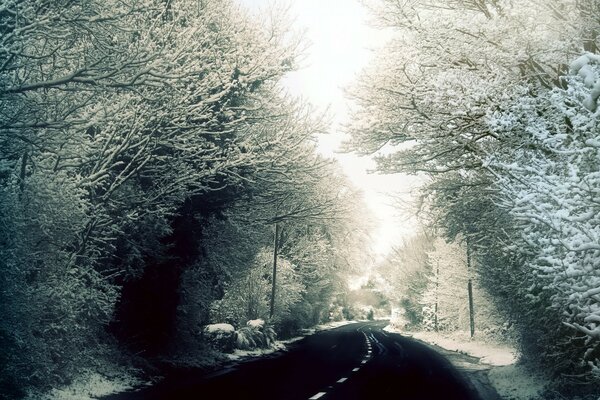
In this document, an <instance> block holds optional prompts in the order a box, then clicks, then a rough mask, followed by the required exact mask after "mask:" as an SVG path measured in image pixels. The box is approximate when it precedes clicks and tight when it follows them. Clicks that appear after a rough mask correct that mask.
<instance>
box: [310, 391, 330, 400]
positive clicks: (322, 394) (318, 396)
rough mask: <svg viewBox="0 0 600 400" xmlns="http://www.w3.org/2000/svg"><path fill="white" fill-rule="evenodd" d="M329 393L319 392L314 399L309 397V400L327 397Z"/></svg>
mask: <svg viewBox="0 0 600 400" xmlns="http://www.w3.org/2000/svg"><path fill="white" fill-rule="evenodd" d="M326 394H327V393H326V392H319V393H317V394H315V395H314V396H313V397H309V398H308V400H317V399H320V398H321V397H323V396H325V395H326Z"/></svg>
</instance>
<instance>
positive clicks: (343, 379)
mask: <svg viewBox="0 0 600 400" xmlns="http://www.w3.org/2000/svg"><path fill="white" fill-rule="evenodd" d="M347 380H348V378H340V379H338V383H344V382H346V381H347Z"/></svg>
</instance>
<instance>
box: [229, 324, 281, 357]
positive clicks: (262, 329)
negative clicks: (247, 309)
mask: <svg viewBox="0 0 600 400" xmlns="http://www.w3.org/2000/svg"><path fill="white" fill-rule="evenodd" d="M275 339H276V334H275V330H274V329H273V326H271V325H268V324H265V321H264V320H262V319H255V320H250V321H248V322H247V323H246V326H245V327H243V328H241V329H239V330H237V331H236V347H237V348H238V349H242V350H252V349H256V348H269V347H271V346H272V345H273V343H275Z"/></svg>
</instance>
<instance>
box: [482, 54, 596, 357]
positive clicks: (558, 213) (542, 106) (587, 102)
mask: <svg viewBox="0 0 600 400" xmlns="http://www.w3.org/2000/svg"><path fill="white" fill-rule="evenodd" d="M564 81H565V84H566V88H564V89H563V88H555V89H552V90H549V91H541V92H537V93H535V95H533V94H531V92H530V90H528V88H527V87H523V88H522V90H521V91H519V92H517V93H518V95H517V96H515V98H514V100H513V101H512V102H508V103H507V104H506V109H505V110H503V112H496V113H493V114H490V116H489V124H490V127H491V129H493V130H494V131H495V132H497V134H499V135H503V136H506V137H508V138H509V139H508V140H511V139H514V138H519V141H518V143H519V147H516V148H515V147H513V148H511V151H510V155H508V154H502V153H501V152H496V153H493V154H490V156H489V159H488V163H489V166H490V168H492V169H493V170H494V171H495V173H496V174H497V176H498V179H499V181H498V185H499V187H500V190H501V192H502V194H503V198H502V203H501V206H502V207H504V208H506V209H507V210H509V211H510V213H511V214H512V215H513V217H514V219H515V220H516V221H517V223H518V225H519V227H520V229H521V234H522V240H523V242H524V245H525V246H526V248H528V249H529V251H531V252H532V253H533V254H534V259H533V260H532V262H531V264H530V267H531V268H532V269H533V273H534V274H535V276H536V277H538V282H537V287H535V288H532V289H531V290H532V292H533V293H532V294H531V295H532V296H537V295H543V292H546V293H548V295H549V297H550V298H551V301H552V305H553V307H555V308H556V309H557V312H558V313H559V314H560V315H563V318H564V322H565V323H566V324H567V325H568V326H571V327H573V328H575V329H577V330H578V331H580V332H581V333H583V334H585V335H586V336H587V341H586V343H587V344H586V346H585V349H586V350H585V353H584V354H583V355H582V356H583V359H584V360H586V361H587V362H589V363H590V365H591V366H593V367H594V368H595V369H597V368H598V358H599V355H598V347H599V341H598V340H599V338H600V328H599V327H600V324H599V323H600V298H599V297H598V295H599V294H600V290H599V289H598V288H599V287H600V276H599V275H598V271H600V264H599V260H600V224H599V221H598V219H597V215H599V214H600V209H599V207H598V201H597V200H598V194H599V192H600V180H599V179H600V172H599V168H598V161H599V160H600V151H599V149H600V142H599V141H598V132H599V129H600V127H599V125H598V119H599V118H598V111H597V108H598V98H599V97H600V57H599V56H598V55H596V54H593V53H585V54H583V55H582V56H581V57H579V58H577V59H576V60H575V61H573V62H572V63H571V66H570V74H569V75H567V76H565V77H564ZM539 290H541V292H542V293H540V292H539ZM536 292H537V293H538V294H537V295H536V294H535V293H536Z"/></svg>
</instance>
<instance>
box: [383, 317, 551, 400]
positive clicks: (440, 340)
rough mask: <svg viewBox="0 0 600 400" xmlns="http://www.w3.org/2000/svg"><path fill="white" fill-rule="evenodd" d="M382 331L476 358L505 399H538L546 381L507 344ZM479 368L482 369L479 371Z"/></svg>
mask: <svg viewBox="0 0 600 400" xmlns="http://www.w3.org/2000/svg"><path fill="white" fill-rule="evenodd" d="M384 330H386V331H388V332H392V333H400V334H402V335H404V336H409V337H412V338H414V339H417V340H420V341H422V342H425V343H428V344H432V345H435V346H438V347H441V348H443V349H445V350H448V351H452V352H456V353H459V354H466V355H468V356H471V357H475V358H477V359H479V360H478V362H479V364H480V365H481V366H482V367H483V369H482V370H485V371H487V377H488V379H489V382H490V383H491V385H492V386H493V387H494V389H495V390H496V392H497V393H498V394H499V395H500V396H501V397H502V399H505V400H541V397H540V396H541V394H542V392H543V391H544V388H545V387H546V386H547V385H548V383H549V382H548V381H547V380H546V379H544V378H543V377H541V376H538V375H535V374H533V373H532V372H531V371H529V370H527V369H526V368H525V367H524V366H522V365H520V364H518V363H517V359H518V354H517V351H516V349H514V348H511V347H510V346H508V345H505V344H500V343H493V342H491V341H490V340H483V339H480V338H474V339H471V338H470V337H469V336H468V333H466V332H455V333H444V334H440V333H436V332H406V331H401V330H399V329H396V328H394V327H392V326H389V325H388V326H386V327H385V328H384ZM449 360H450V362H452V363H453V364H455V365H456V366H457V367H458V368H459V369H461V370H463V371H465V369H464V365H463V364H462V363H461V364H459V363H457V360H453V359H452V357H449ZM480 371H481V370H480ZM465 372H467V373H468V371H465Z"/></svg>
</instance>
